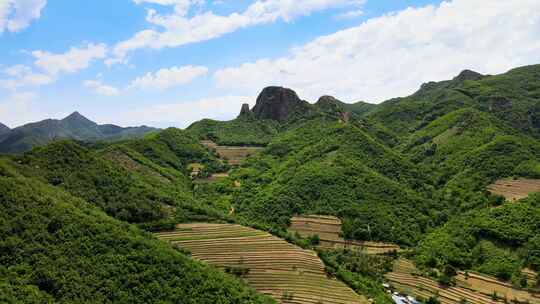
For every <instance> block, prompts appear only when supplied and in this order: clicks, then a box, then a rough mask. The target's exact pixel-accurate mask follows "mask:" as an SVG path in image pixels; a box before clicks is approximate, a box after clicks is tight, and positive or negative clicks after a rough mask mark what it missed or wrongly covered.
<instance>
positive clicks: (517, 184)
mask: <svg viewBox="0 0 540 304" xmlns="http://www.w3.org/2000/svg"><path fill="white" fill-rule="evenodd" d="M488 190H489V192H491V193H493V194H496V195H502V196H504V197H505V198H506V199H507V200H509V201H517V200H520V199H522V198H525V197H527V196H529V194H531V193H534V192H540V179H500V180H498V181H496V182H495V183H493V184H491V185H489V186H488Z"/></svg>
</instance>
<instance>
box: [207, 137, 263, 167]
mask: <svg viewBox="0 0 540 304" xmlns="http://www.w3.org/2000/svg"><path fill="white" fill-rule="evenodd" d="M201 144H202V145H203V146H205V147H207V148H209V149H212V150H216V153H217V154H218V155H219V157H220V158H221V159H223V160H226V161H227V162H228V163H229V164H230V165H232V166H237V165H241V164H242V163H243V162H244V161H245V160H246V158H248V157H249V156H251V155H253V154H256V153H258V152H260V151H261V150H262V149H263V148H261V147H240V146H219V145H217V144H216V143H214V142H213V141H211V140H202V141H201Z"/></svg>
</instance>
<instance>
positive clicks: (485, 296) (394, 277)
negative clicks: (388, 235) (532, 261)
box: [385, 259, 540, 304]
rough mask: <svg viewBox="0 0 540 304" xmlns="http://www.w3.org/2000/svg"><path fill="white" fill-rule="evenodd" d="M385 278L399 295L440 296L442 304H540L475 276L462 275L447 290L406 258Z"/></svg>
mask: <svg viewBox="0 0 540 304" xmlns="http://www.w3.org/2000/svg"><path fill="white" fill-rule="evenodd" d="M385 277H386V279H387V280H388V281H389V282H390V284H391V285H392V286H393V287H394V288H396V289H397V290H398V291H400V292H403V293H406V294H410V295H415V296H417V297H422V298H425V299H427V298H429V297H432V296H437V297H438V298H439V300H440V301H441V303H443V304H459V303H463V300H465V301H467V303H472V304H488V303H504V302H505V299H506V302H511V301H515V300H517V301H519V302H520V303H540V295H536V294H531V293H529V292H527V291H525V290H520V289H516V288H513V287H512V286H511V285H510V284H507V283H504V282H500V281H498V280H497V279H494V278H492V277H489V276H485V275H480V274H476V273H468V274H465V273H464V272H459V273H458V275H457V276H456V286H452V287H445V286H442V285H440V284H439V283H438V282H436V281H435V280H433V279H430V278H425V277H421V276H419V272H418V270H417V269H416V268H415V266H414V265H413V263H412V262H410V261H408V260H406V259H399V260H397V261H396V262H395V264H394V269H393V271H392V272H390V273H388V274H386V275H385ZM494 295H496V296H497V300H495V298H494Z"/></svg>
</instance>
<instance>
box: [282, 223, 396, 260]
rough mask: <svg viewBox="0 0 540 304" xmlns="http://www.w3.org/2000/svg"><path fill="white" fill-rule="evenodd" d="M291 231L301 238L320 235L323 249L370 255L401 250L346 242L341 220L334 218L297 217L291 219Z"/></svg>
mask: <svg viewBox="0 0 540 304" xmlns="http://www.w3.org/2000/svg"><path fill="white" fill-rule="evenodd" d="M289 231H291V232H293V233H294V232H296V233H298V234H299V235H300V236H301V237H309V236H312V235H318V236H319V238H320V247H322V248H349V249H356V250H363V251H365V252H366V253H368V254H383V253H387V252H391V251H399V249H400V248H399V246H397V245H394V244H389V243H380V242H369V241H353V240H345V239H343V238H342V237H341V236H340V234H341V220H340V219H339V218H337V217H334V216H326V215H306V216H295V217H293V218H292V219H291V226H290V227H289Z"/></svg>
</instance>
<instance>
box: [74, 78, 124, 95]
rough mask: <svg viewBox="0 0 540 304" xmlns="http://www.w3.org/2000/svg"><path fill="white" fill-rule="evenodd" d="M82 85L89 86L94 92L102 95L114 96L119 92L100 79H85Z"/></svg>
mask: <svg viewBox="0 0 540 304" xmlns="http://www.w3.org/2000/svg"><path fill="white" fill-rule="evenodd" d="M83 85H84V86H85V87H87V88H91V89H93V90H94V92H96V94H99V95H104V96H116V95H119V94H120V90H119V89H118V88H115V87H113V86H109V85H105V84H103V83H102V82H101V80H86V81H85V82H83Z"/></svg>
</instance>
